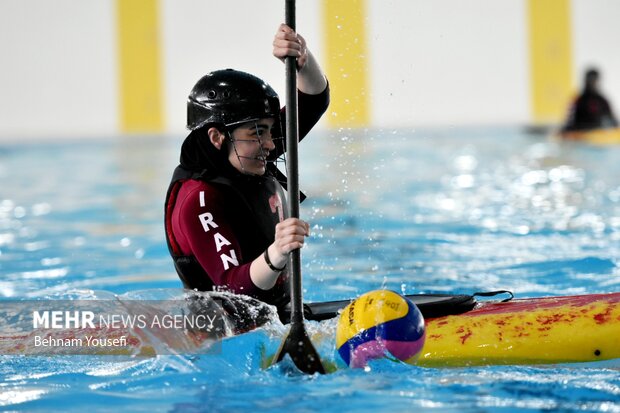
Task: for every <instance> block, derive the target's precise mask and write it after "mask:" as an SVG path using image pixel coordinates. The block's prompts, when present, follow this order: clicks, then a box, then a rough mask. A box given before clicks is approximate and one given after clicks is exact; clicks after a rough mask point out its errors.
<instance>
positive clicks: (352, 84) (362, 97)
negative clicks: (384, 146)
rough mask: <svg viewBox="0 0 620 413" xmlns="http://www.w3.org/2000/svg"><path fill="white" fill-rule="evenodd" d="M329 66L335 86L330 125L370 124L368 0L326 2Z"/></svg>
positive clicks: (333, 88)
mask: <svg viewBox="0 0 620 413" xmlns="http://www.w3.org/2000/svg"><path fill="white" fill-rule="evenodd" d="M323 22H324V25H325V33H326V35H325V56H326V58H327V61H326V64H325V67H326V72H327V75H328V78H329V81H330V87H331V103H330V108H329V109H328V114H329V116H328V117H327V119H328V123H329V124H330V125H331V126H349V127H362V126H367V125H368V124H369V123H370V106H369V85H368V78H369V76H368V67H369V65H368V60H369V57H368V50H367V33H366V0H323Z"/></svg>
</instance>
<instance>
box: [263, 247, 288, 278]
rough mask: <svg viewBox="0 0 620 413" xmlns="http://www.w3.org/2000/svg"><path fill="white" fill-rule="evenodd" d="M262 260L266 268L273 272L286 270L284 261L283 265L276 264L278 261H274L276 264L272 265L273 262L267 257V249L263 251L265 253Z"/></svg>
mask: <svg viewBox="0 0 620 413" xmlns="http://www.w3.org/2000/svg"><path fill="white" fill-rule="evenodd" d="M263 258H264V259H265V263H266V264H267V266H268V267H269V269H270V270H271V271H273V272H282V271H284V269H285V268H286V261H284V263H283V264H282V263H277V262H278V261H280V260H278V261H276V263H277V264H276V263H274V261H272V260H271V257H270V256H269V248H267V249H266V250H265V252H264V253H263Z"/></svg>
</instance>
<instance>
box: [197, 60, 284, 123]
mask: <svg viewBox="0 0 620 413" xmlns="http://www.w3.org/2000/svg"><path fill="white" fill-rule="evenodd" d="M279 116H280V100H279V99H278V94H277V93H276V92H275V91H274V90H273V89H272V88H271V86H269V85H268V84H267V83H265V82H264V81H263V80H261V79H259V78H257V77H256V76H253V75H251V74H249V73H245V72H241V71H238V70H233V69H226V70H217V71H215V72H211V73H208V74H206V75H205V76H203V77H202V78H201V79H200V80H199V81H198V83H196V85H195V86H194V88H193V89H192V91H191V93H190V94H189V97H188V99H187V128H188V129H190V130H195V129H198V128H200V127H201V126H204V125H206V124H209V123H214V124H222V125H225V126H232V125H235V124H239V123H243V122H248V121H252V120H256V119H261V118H276V120H277V121H278V123H279Z"/></svg>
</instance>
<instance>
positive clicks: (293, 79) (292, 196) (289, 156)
mask: <svg viewBox="0 0 620 413" xmlns="http://www.w3.org/2000/svg"><path fill="white" fill-rule="evenodd" d="M295 20H296V18H295V0H286V4H285V18H284V21H285V23H286V24H287V25H288V26H289V27H290V28H291V29H293V30H295ZM285 74H286V174H287V176H288V194H289V202H288V210H289V216H290V217H292V218H299V156H298V142H299V126H298V113H297V59H296V58H295V56H287V57H286V60H285ZM289 271H290V277H291V324H293V323H300V322H303V296H302V287H301V251H300V250H299V249H295V250H293V251H291V253H290V256H289Z"/></svg>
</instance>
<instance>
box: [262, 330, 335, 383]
mask: <svg viewBox="0 0 620 413" xmlns="http://www.w3.org/2000/svg"><path fill="white" fill-rule="evenodd" d="M287 354H288V355H289V356H290V357H291V360H293V363H295V366H296V367H297V368H298V369H299V370H301V371H302V372H303V373H306V374H314V373H321V374H325V368H324V367H323V363H321V357H319V353H318V352H317V351H316V349H315V348H314V345H313V344H312V342H311V341H310V337H308V333H307V332H306V328H305V327H304V324H303V323H293V324H291V329H290V331H289V332H288V335H287V336H286V338H285V339H284V341H283V342H282V345H281V346H280V349H279V350H278V353H277V354H276V356H275V357H274V360H275V363H279V362H280V361H282V359H283V358H284V356H285V355H287Z"/></svg>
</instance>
